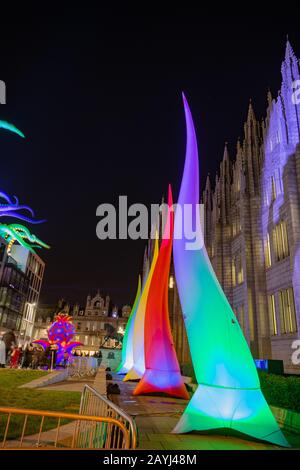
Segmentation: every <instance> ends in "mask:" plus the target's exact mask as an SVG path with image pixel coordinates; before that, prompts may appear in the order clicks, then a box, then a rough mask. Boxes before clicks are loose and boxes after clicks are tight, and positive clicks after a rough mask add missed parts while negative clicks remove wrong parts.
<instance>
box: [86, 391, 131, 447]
mask: <svg viewBox="0 0 300 470" xmlns="http://www.w3.org/2000/svg"><path fill="white" fill-rule="evenodd" d="M79 413H80V414H83V415H86V416H89V415H93V416H103V417H110V418H113V419H115V420H117V421H119V422H121V423H122V424H123V425H124V426H125V428H126V430H127V431H128V432H129V446H130V448H131V449H135V448H136V447H137V428H136V423H135V421H134V419H133V418H132V417H131V416H130V415H128V414H127V413H126V412H125V411H124V410H122V409H121V408H119V407H118V406H117V405H115V404H114V403H113V402H111V401H110V400H108V399H107V398H106V397H104V396H103V395H100V393H98V392H97V391H96V390H95V389H93V388H92V387H90V386H89V385H85V386H84V389H83V392H82V395H81V402H80V409H79Z"/></svg>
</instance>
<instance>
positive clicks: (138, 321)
mask: <svg viewBox="0 0 300 470" xmlns="http://www.w3.org/2000/svg"><path fill="white" fill-rule="evenodd" d="M157 256H158V240H157V237H156V239H155V245H154V253H153V257H152V262H151V267H150V270H149V273H148V276H147V280H146V282H145V285H144V288H143V291H142V294H141V298H140V301H139V305H138V309H137V312H136V316H135V321H134V328H133V366H132V367H131V369H130V370H129V371H128V373H127V374H126V376H125V377H124V381H125V382H126V381H127V380H138V379H140V378H142V376H143V374H144V372H145V349H144V347H145V345H144V343H145V341H144V325H145V311H146V305H147V299H148V293H149V288H150V284H151V279H152V276H153V272H154V268H155V264H156V260H157Z"/></svg>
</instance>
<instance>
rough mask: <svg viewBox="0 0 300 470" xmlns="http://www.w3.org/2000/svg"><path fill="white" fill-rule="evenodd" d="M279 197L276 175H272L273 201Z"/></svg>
mask: <svg viewBox="0 0 300 470" xmlns="http://www.w3.org/2000/svg"><path fill="white" fill-rule="evenodd" d="M276 197H277V191H276V181H275V178H274V176H272V201H275V199H276Z"/></svg>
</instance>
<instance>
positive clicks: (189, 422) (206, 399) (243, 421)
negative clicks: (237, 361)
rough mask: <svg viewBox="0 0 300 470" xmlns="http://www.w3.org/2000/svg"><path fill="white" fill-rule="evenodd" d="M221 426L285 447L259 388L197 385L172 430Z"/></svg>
mask: <svg viewBox="0 0 300 470" xmlns="http://www.w3.org/2000/svg"><path fill="white" fill-rule="evenodd" d="M222 428H224V429H232V430H235V431H238V432H240V433H242V434H247V435H248V436H251V437H254V438H255V439H259V440H263V441H268V442H271V443H272V444H277V445H279V446H283V447H289V443H288V442H287V440H286V439H285V437H284V435H283V434H282V432H281V430H280V429H279V426H278V424H277V422H276V420H275V418H274V416H273V414H272V412H271V410H270V408H269V406H268V404H267V402H266V400H265V398H264V396H263V394H262V392H261V390H260V389H259V388H258V389H233V388H225V387H213V386H208V385H201V384H200V385H199V386H198V388H197V390H196V391H195V393H194V395H193V397H192V399H191V401H190V402H189V404H188V406H187V408H186V409H185V411H184V413H183V415H182V417H181V419H180V420H179V422H178V423H177V425H176V426H175V428H174V430H173V431H172V432H173V433H176V434H181V433H187V432H191V431H207V430H213V429H222Z"/></svg>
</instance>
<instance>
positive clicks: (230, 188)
mask: <svg viewBox="0 0 300 470" xmlns="http://www.w3.org/2000/svg"><path fill="white" fill-rule="evenodd" d="M281 73H282V86H281V90H280V92H279V94H278V97H277V98H276V99H273V98H272V96H271V93H269V94H268V97H267V99H268V108H267V115H266V118H265V119H264V120H262V121H258V120H257V118H256V116H255V112H254V109H253V106H252V103H250V105H249V110H248V116H247V121H246V123H245V125H244V138H243V141H242V142H240V141H238V143H237V150H236V158H235V160H234V161H231V159H230V158H229V154H228V149H227V146H225V150H224V156H223V160H222V162H221V164H220V173H219V175H217V176H216V179H215V184H214V188H212V185H211V182H210V178H209V177H208V178H207V181H206V186H205V190H204V192H203V200H202V202H203V204H204V212H205V217H204V218H205V223H204V235H205V243H206V247H207V251H208V254H209V256H210V259H211V262H212V265H213V267H214V269H215V272H216V274H217V277H218V279H219V281H220V283H221V285H222V287H223V289H224V291H225V293H226V296H227V298H228V300H229V302H230V304H231V306H232V308H233V310H234V312H235V313H236V316H237V318H238V321H239V322H240V325H241V327H242V329H243V331H244V335H245V337H246V339H247V341H248V344H249V346H250V348H251V351H252V354H253V356H254V357H255V358H258V359H281V360H283V361H284V369H285V372H288V373H298V374H299V373H300V365H299V364H297V362H298V361H297V360H296V361H295V360H292V356H293V352H294V349H293V348H295V347H296V346H297V343H295V341H297V340H298V341H299V339H300V104H299V103H297V101H296V100H295V94H294V95H293V93H294V92H295V90H294V86H295V85H294V84H295V81H296V80H300V74H299V62H298V60H297V58H296V57H295V54H294V52H293V50H292V47H291V45H290V43H289V42H288V43H287V46H286V54H285V59H284V61H283V64H282V68H281ZM299 84H300V82H299ZM298 99H299V102H300V93H298ZM169 302H170V305H169V307H170V319H171V326H172V330H173V337H174V343H175V346H176V350H177V354H178V358H179V361H180V362H181V363H184V362H188V361H189V360H190V359H189V350H188V343H187V338H186V332H185V328H184V323H183V319H182V314H181V309H180V301H179V298H178V292H177V288H176V280H175V278H174V271H173V269H172V268H171V275H170V285H169ZM216 328H217V325H216ZM298 344H299V345H300V343H298ZM299 345H298V349H299ZM294 356H295V354H294ZM299 356H300V355H299V354H298V358H299ZM296 359H297V357H296Z"/></svg>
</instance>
